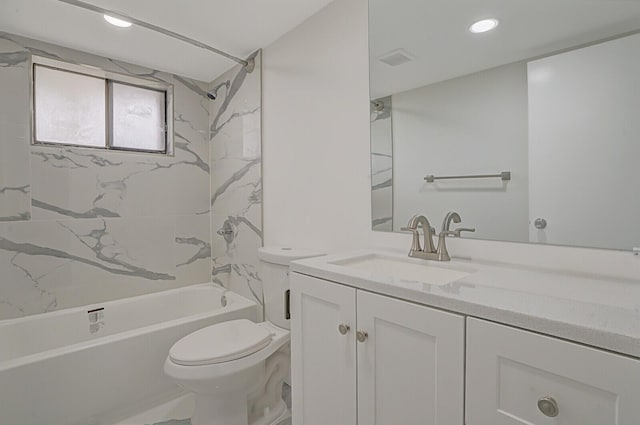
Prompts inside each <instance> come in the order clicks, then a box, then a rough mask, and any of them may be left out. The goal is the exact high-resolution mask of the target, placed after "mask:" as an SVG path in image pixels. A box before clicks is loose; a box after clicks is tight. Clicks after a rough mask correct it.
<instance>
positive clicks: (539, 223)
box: [533, 218, 547, 230]
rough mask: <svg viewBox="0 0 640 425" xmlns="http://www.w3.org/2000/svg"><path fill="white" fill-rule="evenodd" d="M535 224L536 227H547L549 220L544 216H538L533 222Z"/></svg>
mask: <svg viewBox="0 0 640 425" xmlns="http://www.w3.org/2000/svg"><path fill="white" fill-rule="evenodd" d="M533 225H534V226H535V227H536V229H540V230H542V229H546V228H547V220H545V219H544V218H536V220H535V221H534V222H533Z"/></svg>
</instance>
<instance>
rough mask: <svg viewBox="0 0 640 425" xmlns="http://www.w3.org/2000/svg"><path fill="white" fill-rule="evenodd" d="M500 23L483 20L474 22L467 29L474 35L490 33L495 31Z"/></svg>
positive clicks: (495, 20)
mask: <svg viewBox="0 0 640 425" xmlns="http://www.w3.org/2000/svg"><path fill="white" fill-rule="evenodd" d="M499 23H500V22H499V21H498V20H497V19H494V18H491V19H483V20H481V21H478V22H475V23H474V24H473V25H471V26H470V27H469V31H471V32H472V33H474V34H480V33H483V32H487V31H491V30H492V29H495V28H496V27H497V26H498V24H499Z"/></svg>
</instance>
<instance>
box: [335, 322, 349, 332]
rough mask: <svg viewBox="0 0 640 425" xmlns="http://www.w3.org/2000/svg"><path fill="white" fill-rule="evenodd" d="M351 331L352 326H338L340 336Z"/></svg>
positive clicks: (342, 324) (341, 324)
mask: <svg viewBox="0 0 640 425" xmlns="http://www.w3.org/2000/svg"><path fill="white" fill-rule="evenodd" d="M350 330H351V326H349V325H345V324H344V323H340V324H339V325H338V332H340V335H346V334H347V332H349V331H350Z"/></svg>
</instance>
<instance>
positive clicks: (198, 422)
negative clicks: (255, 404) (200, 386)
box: [191, 395, 287, 425]
mask: <svg viewBox="0 0 640 425" xmlns="http://www.w3.org/2000/svg"><path fill="white" fill-rule="evenodd" d="M248 406H249V404H248V403H247V400H246V399H243V398H241V397H225V398H220V397H215V398H214V397H207V396H198V395H196V400H195V408H194V410H193V416H192V417H191V425H274V424H277V423H278V422H279V421H280V420H281V419H284V417H285V416H286V414H287V405H286V404H285V402H284V400H282V399H280V400H279V401H278V403H276V405H275V406H269V407H268V408H266V409H265V410H264V411H263V412H262V415H261V416H259V417H256V415H252V416H253V417H254V418H255V419H254V420H252V421H251V422H249V415H248Z"/></svg>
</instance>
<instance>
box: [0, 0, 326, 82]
mask: <svg viewBox="0 0 640 425" xmlns="http://www.w3.org/2000/svg"><path fill="white" fill-rule="evenodd" d="M331 1H332V0H304V1H300V0H269V1H265V0H183V1H175V0H135V1H132V0H86V2H87V3H91V4H93V5H96V6H99V7H102V8H104V9H109V10H114V11H119V12H122V13H124V14H126V15H128V16H131V17H133V18H137V19H140V20H142V21H146V22H149V23H152V24H155V25H157V26H160V27H162V28H165V29H168V30H171V31H174V32H177V33H179V34H182V35H185V36H187V37H190V38H193V39H196V40H198V41H201V42H203V43H206V44H209V45H211V46H213V47H216V48H218V49H221V50H223V51H226V52H227V53H230V54H232V55H234V56H238V57H243V58H244V57H246V56H248V55H249V54H250V53H252V52H253V51H255V50H256V49H258V48H261V47H266V46H268V45H269V44H271V43H273V42H274V41H275V40H277V39H278V38H279V37H281V36H282V35H284V34H286V33H287V32H289V31H290V30H292V29H293V28H295V27H296V26H298V25H299V24H301V23H302V22H303V21H304V20H306V19H307V18H308V17H310V16H311V15H313V14H314V13H316V12H317V11H319V10H320V9H322V8H323V7H325V6H326V5H327V4H329V3H331ZM0 31H5V32H9V33H13V34H18V35H22V36H26V37H30V38H35V39H38V40H42V41H48V42H51V43H54V44H58V45H61V46H65V47H70V48H73V49H78V50H82V51H85V52H89V53H94V54H97V55H101V56H106V57H109V58H113V59H118V60H123V61H127V62H131V63H134V64H138V65H142V66H146V67H149V68H153V69H158V70H161V71H166V72H170V73H175V74H179V75H183V76H186V77H191V78H194V79H197V80H200V81H205V82H209V81H212V80H214V79H215V78H216V77H218V76H219V75H220V74H222V73H223V72H225V71H226V70H228V69H229V68H231V67H232V66H234V65H235V62H232V61H230V60H229V59H226V58H223V57H221V56H218V55H216V54H214V53H211V52H208V51H205V50H202V49H199V48H197V47H194V46H191V45H189V44H186V43H183V42H180V41H177V40H174V39H172V38H169V37H167V36H164V35H162V34H158V33H155V32H153V31H149V30H147V29H144V28H140V27H136V26H135V25H134V26H132V27H130V28H117V27H114V26H112V25H110V24H108V23H107V22H105V21H104V19H103V18H102V16H101V15H99V14H97V13H94V12H90V11H88V10H84V9H81V8H78V7H75V6H71V5H68V4H65V3H61V2H59V1H57V0H0Z"/></svg>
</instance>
